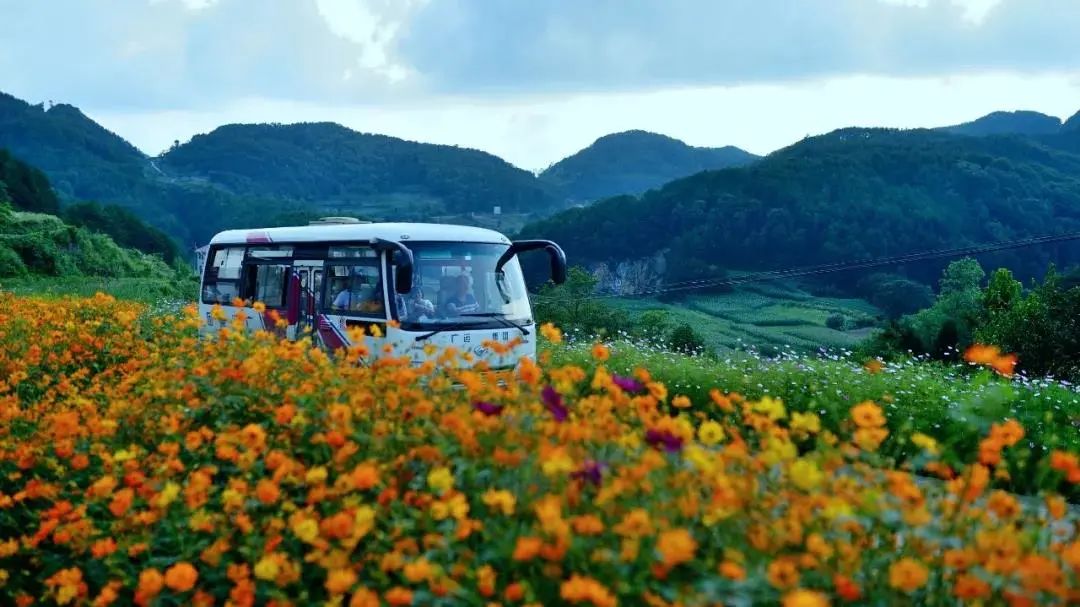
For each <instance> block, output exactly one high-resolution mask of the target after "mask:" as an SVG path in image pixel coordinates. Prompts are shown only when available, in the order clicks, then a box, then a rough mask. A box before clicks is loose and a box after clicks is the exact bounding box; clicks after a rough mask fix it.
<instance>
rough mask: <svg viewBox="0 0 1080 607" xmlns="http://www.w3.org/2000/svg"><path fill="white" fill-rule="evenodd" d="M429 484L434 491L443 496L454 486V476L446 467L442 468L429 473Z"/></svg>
mask: <svg viewBox="0 0 1080 607" xmlns="http://www.w3.org/2000/svg"><path fill="white" fill-rule="evenodd" d="M427 483H428V487H430V488H431V490H432V491H434V492H435V493H437V494H439V495H442V494H443V493H446V492H447V491H449V490H450V488H451V487H453V486H454V474H453V473H452V472H450V469H449V468H447V467H446V466H440V467H438V468H435V469H433V470H432V471H431V472H428V476H427Z"/></svg>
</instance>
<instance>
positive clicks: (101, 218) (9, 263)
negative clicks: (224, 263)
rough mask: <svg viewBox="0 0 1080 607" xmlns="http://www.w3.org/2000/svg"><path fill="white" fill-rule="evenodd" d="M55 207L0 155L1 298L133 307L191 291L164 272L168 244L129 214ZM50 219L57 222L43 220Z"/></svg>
mask: <svg viewBox="0 0 1080 607" xmlns="http://www.w3.org/2000/svg"><path fill="white" fill-rule="evenodd" d="M58 207H59V202H58V199H57V196H56V195H55V193H54V192H53V190H52V188H51V186H50V184H49V180H48V179H47V178H46V177H45V176H44V174H43V173H41V171H38V170H37V169H35V168H33V167H31V166H30V165H28V164H26V163H24V162H22V161H20V160H19V159H17V158H15V157H13V156H11V155H10V154H8V153H7V152H6V151H4V150H2V149H0V287H2V288H3V289H4V290H9V291H15V292H20V293H39V292H51V293H77V294H93V292H94V291H96V290H102V291H107V292H117V293H121V294H124V295H126V296H129V297H133V298H138V299H152V298H154V297H178V296H185V295H187V294H189V293H190V292H191V291H192V286H193V284H194V281H193V279H192V277H191V276H190V272H189V271H188V270H187V269H186V268H184V267H183V266H177V267H173V266H170V265H169V264H171V263H175V262H182V260H181V259H180V257H179V254H178V251H177V248H176V244H175V243H174V242H173V241H172V240H171V239H170V238H169V237H168V236H166V235H165V234H164V233H162V232H160V231H158V230H156V229H154V228H151V227H150V226H148V225H146V224H145V223H143V222H142V221H141V220H139V219H138V218H137V217H135V216H134V215H133V214H132V213H131V212H129V211H127V210H126V209H124V208H122V207H117V206H114V205H106V206H102V205H98V204H96V203H77V204H74V205H70V206H67V207H66V208H64V209H63V211H59V209H58ZM40 211H49V213H46V212H40ZM57 212H60V213H61V214H62V217H60V216H57V215H56V214H51V213H57ZM91 284H92V285H93V286H92V287H91V286H90V285H91ZM91 289H93V290H91ZM88 291H89V292H88Z"/></svg>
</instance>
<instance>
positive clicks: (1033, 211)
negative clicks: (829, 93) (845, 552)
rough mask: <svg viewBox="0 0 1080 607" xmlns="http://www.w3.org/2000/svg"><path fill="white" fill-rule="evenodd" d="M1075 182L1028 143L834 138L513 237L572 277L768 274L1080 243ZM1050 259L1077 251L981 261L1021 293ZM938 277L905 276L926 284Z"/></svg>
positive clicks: (935, 137) (867, 135)
mask: <svg viewBox="0 0 1080 607" xmlns="http://www.w3.org/2000/svg"><path fill="white" fill-rule="evenodd" d="M1078 132H1080V131H1078ZM1077 175H1080V156H1078V155H1075V154H1073V153H1069V152H1066V151H1062V150H1058V149H1052V148H1049V147H1047V146H1045V145H1042V144H1041V143H1039V142H1036V141H1034V140H1031V139H1028V138H1021V137H986V138H982V137H967V136H959V135H950V134H947V133H942V132H935V131H927V130H911V131H897V130H886V129H843V130H839V131H836V132H833V133H830V134H828V135H824V136H821V137H813V138H809V139H806V140H804V141H802V142H800V143H797V144H795V145H793V146H791V147H788V148H786V149H784V150H780V151H778V152H775V153H773V154H770V155H769V156H768V157H766V158H763V159H762V160H760V161H758V162H755V163H753V164H751V165H749V166H746V167H742V168H730V169H723V170H717V171H708V172H704V173H700V174H697V175H694V176H692V177H689V178H686V179H681V180H679V181H674V182H672V183H669V184H667V185H666V186H664V187H662V188H660V189H659V190H654V191H650V192H647V193H645V194H643V195H642V196H640V197H636V198H635V197H631V196H622V197H618V198H612V199H608V200H604V201H600V202H598V203H596V204H594V205H591V206H589V207H587V208H581V209H572V210H569V211H565V212H562V213H559V214H557V215H554V216H552V217H550V218H548V219H545V220H542V221H539V222H536V223H533V224H530V225H528V226H526V227H525V228H524V229H523V230H522V232H521V234H522V236H528V237H545V238H552V239H554V240H556V241H557V242H559V243H560V244H561V245H562V246H563V248H564V249H565V250H566V253H567V255H568V256H569V257H570V258H571V259H573V260H575V262H576V263H586V264H588V263H591V262H602V261H610V260H624V259H639V258H642V257H645V256H649V255H652V254H654V253H656V252H657V251H660V250H668V251H669V254H668V255H667V264H668V267H669V268H675V269H679V268H689V267H693V268H695V271H702V270H700V269H702V268H709V267H710V266H716V267H719V268H721V269H724V268H726V269H729V270H730V269H740V270H775V269H781V268H789V267H799V266H812V265H817V264H827V263H837V262H844V261H853V260H860V259H867V258H876V257H886V256H892V255H901V254H904V253H910V252H914V251H924V250H930V249H943V248H954V247H958V246H963V245H966V244H975V243H985V242H996V241H1002V240H1011V239H1019V238H1025V237H1030V236H1036V235H1043V234H1054V233H1062V232H1069V231H1080V213H1078V209H1080V180H1078V179H1077V177H1076V176H1077ZM629 235H633V237H628V236H629ZM1054 256H1059V257H1060V260H1065V261H1067V260H1080V245H1078V244H1077V243H1072V244H1067V245H1061V246H1060V247H1056V250H1055V248H1052V247H1031V248H1027V249H1024V250H1023V251H1018V252H1001V253H996V254H994V255H993V256H989V257H987V258H986V261H987V262H988V263H993V264H994V266H995V267H999V266H1000V267H1009V268H1011V269H1013V270H1014V271H1015V272H1016V273H1017V275H1018V276H1021V277H1022V278H1024V279H1026V278H1027V277H1033V276H1036V275H1039V274H1041V272H1042V271H1043V269H1045V268H1046V266H1047V264H1048V263H1049V262H1050V261H1051V260H1052V259H1053V258H1054ZM942 267H943V264H938V263H920V264H909V265H908V266H907V267H905V269H904V272H905V275H906V276H907V277H908V278H909V279H910V280H913V281H916V282H921V283H930V282H931V281H932V280H934V279H935V278H936V276H937V275H938V274H939V273H940V271H941V268H942ZM703 273H704V272H703ZM688 278H696V277H688ZM858 279H859V276H858V275H857V274H854V273H852V274H850V275H844V276H841V275H837V278H836V280H837V281H844V280H849V281H851V282H852V283H854V282H855V281H857V280H858ZM840 284H841V286H853V284H852V285H844V283H843V282H841V283H840Z"/></svg>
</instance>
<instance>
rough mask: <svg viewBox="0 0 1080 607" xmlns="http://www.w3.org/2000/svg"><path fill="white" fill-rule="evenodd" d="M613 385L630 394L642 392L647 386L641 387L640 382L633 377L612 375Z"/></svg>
mask: <svg viewBox="0 0 1080 607" xmlns="http://www.w3.org/2000/svg"><path fill="white" fill-rule="evenodd" d="M611 383H613V384H615V385H616V386H618V387H620V388H622V389H623V390H625V391H627V392H630V393H634V392H641V391H642V390H644V389H645V386H643V385H641V382H639V381H638V380H636V379H634V378H633V377H623V376H622V375H614V374H612V376H611Z"/></svg>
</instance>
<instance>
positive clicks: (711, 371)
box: [548, 342, 1080, 501]
mask: <svg viewBox="0 0 1080 607" xmlns="http://www.w3.org/2000/svg"><path fill="white" fill-rule="evenodd" d="M548 351H550V352H551V355H552V358H553V363H554V364H556V365H561V364H577V365H581V366H588V365H589V364H591V363H590V353H589V348H588V347H587V344H579V345H570V346H557V347H549V350H548ZM611 353H612V356H611V359H610V360H609V362H608V366H609V368H610V369H611V370H612V371H613V372H616V373H620V374H630V373H632V372H633V370H634V369H636V368H647V369H649V371H650V372H651V373H652V375H653V377H654V378H655V379H658V380H660V381H662V382H664V383H665V384H666V385H667V386H668V389H669V391H670V393H671V395H673V396H674V395H676V394H683V395H686V396H688V397H690V399H691V400H692V402H693V403H694V405H695V407H697V408H699V409H700V410H704V411H708V410H709V408H710V407H711V405H710V397H709V392H710V390H711V389H712V388H718V389H720V390H721V391H722V392H737V393H739V394H742V395H744V396H746V397H749V398H754V399H756V398H761V397H763V396H772V397H775V398H779V399H781V400H782V401H783V402H784V403H785V404H786V405H787V406H788V408H789V410H792V411H804V412H807V411H809V412H814V413H817V414H818V415H819V416H820V417H821V420H822V424H823V427H826V428H830V429H838V428H841V427H843V425H844V424H845V423H847V421H848V414H849V413H848V412H849V411H850V409H851V407H852V406H853V405H855V404H858V403H860V402H863V401H866V400H872V401H875V402H878V403H879V404H881V405H882V406H883V407H884V409H885V412H886V414H887V415H888V417H889V420H890V421H889V425H890V428H891V429H892V431H893V434H892V435H890V437H889V438H888V439H887V440H886V442H885V444H884V445H883V446H882V450H881V452H882V453H883V454H885V455H887V456H888V457H892V458H896V459H897V460H898V461H905V460H907V459H909V458H911V457H914V456H915V455H916V453H917V449H915V448H914V447H913V446H912V445H911V443H910V442H909V441H908V437H910V436H911V434H912V433H915V432H923V433H926V434H929V435H932V436H935V437H937V438H938V439H939V440H942V441H944V442H947V444H948V447H949V448H950V449H952V452H953V453H954V455H955V457H956V458H957V459H956V461H957V462H959V461H972V460H973V459H975V457H976V454H977V453H978V438H979V437H981V436H985V435H986V433H987V431H988V430H989V428H990V425H991V424H993V423H998V422H1001V421H1003V420H1005V419H1007V418H1013V419H1016V420H1017V421H1019V422H1020V423H1021V424H1022V425H1023V426H1024V428H1025V430H1026V436H1025V439H1024V441H1022V442H1021V443H1020V444H1019V445H1017V446H1016V447H1014V449H1013V452H1012V453H1011V454H1010V457H1011V458H1012V459H1011V460H1009V467H1010V473H1011V474H1012V479H1013V480H1012V481H1011V482H1010V483H1009V484H1008V486H1009V487H1010V488H1011V489H1013V490H1016V491H1020V492H1024V491H1029V490H1032V488H1034V487H1037V486H1039V485H1038V483H1039V482H1041V481H1042V480H1043V479H1036V478H1032V475H1030V474H1028V472H1027V471H1028V470H1029V469H1033V468H1034V466H1035V462H1036V461H1038V460H1039V458H1041V457H1044V456H1045V455H1046V454H1047V453H1048V452H1049V451H1050V450H1052V449H1064V450H1067V451H1072V452H1076V451H1078V450H1080V387H1077V386H1074V385H1070V384H1068V383H1067V382H1055V381H1050V380H1044V379H1034V378H1023V377H1018V378H1015V379H1014V380H1011V381H1010V380H1005V379H1003V378H998V377H996V376H993V375H992V374H991V373H990V372H989V371H981V370H977V369H975V368H972V367H966V366H961V365H945V364H940V363H935V362H929V361H923V360H911V361H908V362H906V363H903V364H889V365H886V366H885V368H884V370H883V371H881V372H879V373H870V372H869V371H867V370H866V369H865V368H864V367H863V363H864V361H861V360H857V359H855V358H853V357H852V356H850V355H827V356H822V355H816V356H815V355H806V354H800V353H797V352H796V351H795V350H794V349H790V348H789V349H787V350H785V351H783V352H782V355H781V356H779V357H778V358H773V359H769V358H764V357H761V356H757V355H755V354H754V353H753V352H731V353H729V354H727V355H723V356H719V357H711V356H684V355H680V354H673V353H670V352H664V351H661V350H658V349H656V348H652V347H649V346H648V345H647V344H639V343H629V342H615V343H613V344H612V345H611ZM1073 492H1074V493H1073V495H1072V496H1071V498H1072V499H1073V500H1074V501H1075V500H1076V499H1078V498H1080V492H1077V491H1076V489H1073Z"/></svg>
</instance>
